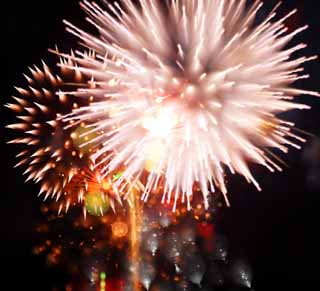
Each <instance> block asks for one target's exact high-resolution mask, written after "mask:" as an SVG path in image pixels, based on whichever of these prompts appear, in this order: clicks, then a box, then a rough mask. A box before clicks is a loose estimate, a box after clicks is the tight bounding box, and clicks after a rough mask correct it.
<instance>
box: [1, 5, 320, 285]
mask: <svg viewBox="0 0 320 291" xmlns="http://www.w3.org/2000/svg"><path fill="white" fill-rule="evenodd" d="M265 2H266V3H267V4H266V7H269V6H270V7H271V6H272V5H273V4H274V3H275V1H273V0H270V1H269V0H266V1H265ZM5 4H6V5H5V6H2V8H1V11H2V16H1V21H4V24H3V25H2V26H1V50H2V51H1V61H2V73H3V74H2V77H1V86H0V90H1V92H0V96H1V104H4V103H6V102H7V101H8V100H9V96H11V95H12V94H13V93H14V89H13V86H14V85H19V84H21V82H22V73H24V72H26V68H27V66H29V65H32V64H33V63H36V64H39V63H40V60H41V59H42V58H43V59H48V55H49V53H48V52H47V48H48V47H53V46H54V45H55V44H56V43H57V44H58V45H59V47H61V48H62V49H65V50H66V49H67V48H68V47H70V46H71V44H72V43H74V41H75V40H74V39H73V38H72V37H71V36H70V35H68V34H67V33H66V32H65V30H64V25H63V24H62V19H64V18H66V19H68V20H71V21H72V22H73V23H75V24H78V25H79V24H80V25H81V26H82V27H87V28H88V24H86V23H82V20H83V13H82V11H81V10H80V8H79V6H78V1H77V0H55V1H36V0H29V1H7V2H6V3H5ZM3 5H4V4H3ZM317 6H320V5H319V1H317V0H287V1H284V5H283V7H282V9H281V10H282V12H283V13H284V12H288V11H289V10H290V9H292V8H294V7H298V8H299V9H300V11H299V14H298V16H297V17H295V18H294V20H293V21H291V22H290V25H291V26H292V27H296V26H299V25H304V24H309V25H310V29H309V30H308V31H307V32H306V33H304V34H303V35H299V37H298V40H300V41H304V42H306V43H308V44H309V48H308V49H307V50H306V51H305V52H306V54H308V55H313V54H319V53H320V31H319V28H320V20H319V9H318V7H317ZM49 59H50V58H49ZM52 59H53V58H51V60H52ZM49 64H50V61H49ZM306 70H307V72H308V73H310V74H311V75H312V78H311V79H310V80H307V81H305V82H304V83H303V84H300V85H301V86H303V87H304V88H308V89H313V90H318V91H319V90H320V78H319V75H320V74H319V73H320V65H319V61H316V62H313V63H312V64H308V65H306ZM302 100H303V101H305V102H306V103H307V104H310V105H312V106H313V109H312V110H311V111H305V112H299V113H294V114H291V115H289V116H288V118H290V119H294V120H297V123H298V125H299V127H300V128H303V129H305V130H308V131H309V132H312V133H313V134H315V135H317V136H320V127H319V125H320V100H317V99H316V98H312V97H310V98H309V97H302ZM0 110H1V125H0V128H1V134H2V136H1V169H2V175H1V186H2V187H1V188H0V192H1V193H0V207H1V209H0V222H1V238H0V278H1V281H0V284H8V286H10V288H9V289H7V290H33V291H36V290H41V291H47V290H52V285H54V284H55V282H57V281H59V280H61V279H63V274H60V273H59V272H56V271H53V270H50V269H48V268H46V265H45V260H44V259H43V258H39V257H34V256H33V255H32V254H31V248H32V246H33V245H34V236H33V226H34V224H35V222H36V221H37V219H38V218H39V217H40V210H39V205H40V202H39V200H38V199H37V198H36V195H35V193H37V192H38V191H37V187H35V186H34V185H32V184H31V183H29V184H24V183H23V180H24V179H23V178H22V177H21V170H17V169H13V167H12V166H13V165H14V162H15V160H14V155H15V150H14V148H12V147H10V146H8V145H6V144H5V142H6V141H7V140H8V139H9V138H10V136H11V132H9V131H8V130H5V129H4V125H5V124H8V123H10V122H11V121H12V120H13V114H11V112H9V111H8V110H6V109H4V108H3V106H2V105H1V109H0ZM319 150H320V149H319ZM302 157H303V153H302V152H301V151H296V150H291V151H290V153H289V155H288V156H286V158H285V159H286V161H287V162H288V164H289V166H290V168H289V169H287V170H286V171H285V172H284V173H279V174H275V175H272V174H270V173H268V172H267V171H265V170H263V169H261V168H259V167H255V172H256V174H257V176H258V179H259V181H260V183H261V186H262V188H263V191H262V192H261V193H258V192H256V191H255V189H253V187H252V186H250V185H247V184H246V183H245V182H244V181H243V180H242V179H240V178H238V177H232V178H231V179H230V182H229V187H230V200H231V203H232V208H231V209H227V210H225V211H224V212H223V213H222V214H221V216H220V217H219V218H218V219H217V224H218V228H219V230H220V232H221V233H223V234H225V236H226V237H227V238H228V240H229V243H230V247H231V252H233V253H234V254H236V255H237V256H243V257H244V258H246V259H247V260H248V261H249V262H250V264H251V266H252V268H253V278H254V283H253V285H254V289H255V290H290V289H294V290H316V289H318V288H320V287H319V285H320V276H319V264H320V250H319V248H320V236H319V233H318V232H319V207H320V196H319V193H318V192H319V189H320V188H319V187H318V188H316V187H313V188H312V187H310V185H309V183H308V182H307V175H306V172H307V170H308V165H307V164H305V163H304V162H303V159H302ZM319 179H320V175H319ZM319 184H320V183H319ZM0 290H5V289H3V288H2V287H1V285H0Z"/></svg>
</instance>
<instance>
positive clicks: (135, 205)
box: [129, 187, 143, 291]
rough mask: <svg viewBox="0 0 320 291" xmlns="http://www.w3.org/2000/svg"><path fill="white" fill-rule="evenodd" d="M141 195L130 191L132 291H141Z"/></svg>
mask: <svg viewBox="0 0 320 291" xmlns="http://www.w3.org/2000/svg"><path fill="white" fill-rule="evenodd" d="M139 197H140V193H139V192H138V190H136V189H135V188H134V187H132V190H131V191H130V202H131V203H130V204H131V205H130V206H129V217H130V261H131V266H132V277H131V282H132V291H140V280H139V272H138V267H139V257H140V242H141V224H142V214H143V208H142V207H141V202H140V199H139Z"/></svg>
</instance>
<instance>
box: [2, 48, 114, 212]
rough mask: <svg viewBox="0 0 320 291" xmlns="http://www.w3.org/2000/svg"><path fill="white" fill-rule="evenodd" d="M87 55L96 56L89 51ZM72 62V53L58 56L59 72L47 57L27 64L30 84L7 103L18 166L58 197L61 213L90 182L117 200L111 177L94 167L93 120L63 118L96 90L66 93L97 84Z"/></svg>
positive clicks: (46, 195) (82, 194) (79, 199)
mask: <svg viewBox="0 0 320 291" xmlns="http://www.w3.org/2000/svg"><path fill="white" fill-rule="evenodd" d="M87 55H88V57H92V58H94V55H93V54H91V53H88V54H87ZM70 65H76V64H75V63H74V62H73V61H72V60H71V59H64V58H60V62H59V65H58V66H59V67H60V72H59V73H58V74H55V73H53V71H52V70H51V69H50V68H49V67H48V66H47V65H46V64H45V63H42V67H41V68H39V67H37V66H34V67H33V68H29V70H30V73H31V75H30V76H27V75H24V76H25V78H26V81H27V85H26V86H25V87H24V88H21V87H16V90H17V92H18V97H15V96H13V100H12V102H11V103H9V104H6V107H8V108H9V109H11V110H13V111H14V112H15V113H16V114H17V119H18V120H19V121H17V122H16V123H14V124H10V125H8V126H7V127H8V128H10V129H13V130H15V131H16V132H17V134H16V135H17V138H15V139H14V140H11V141H9V143H12V144H19V145H20V146H21V148H22V150H21V152H20V153H19V154H18V155H17V158H19V162H18V163H17V164H16V167H19V166H24V167H25V171H24V175H26V176H27V179H26V181H29V180H33V181H34V182H35V183H39V184H40V192H39V196H40V195H44V200H47V198H49V197H51V198H52V199H54V200H55V201H56V202H57V207H58V211H59V213H60V212H61V211H62V210H63V209H64V210H65V211H66V212H67V211H68V209H69V208H70V206H72V205H76V204H78V203H83V201H84V198H85V195H86V194H87V193H88V192H90V191H91V192H92V189H89V188H90V187H91V188H92V187H98V188H99V192H100V189H102V190H104V191H102V192H103V193H104V195H106V196H109V194H110V195H111V199H110V206H111V207H112V208H113V209H114V202H113V200H114V197H116V198H117V200H119V198H118V197H119V195H118V194H116V195H114V193H115V191H114V189H112V185H111V183H109V182H110V181H111V180H110V178H108V177H107V178H105V179H101V178H100V176H99V173H98V172H97V171H95V170H93V169H92V168H93V164H92V162H91V160H90V155H91V154H92V153H94V151H95V149H96V148H95V147H94V145H93V144H90V141H91V140H92V139H94V138H96V136H97V133H94V134H92V133H90V130H91V127H90V124H85V123H84V122H77V121H74V120H70V121H68V122H63V121H61V120H60V119H59V118H60V117H61V116H62V115H64V114H68V113H70V112H72V110H74V109H75V108H79V107H80V106H88V105H89V104H90V103H91V102H92V101H93V100H94V98H93V96H90V97H86V98H76V97H74V96H72V95H70V94H67V93H65V92H69V91H75V90H78V89H83V88H91V89H92V88H94V87H95V82H94V80H93V79H92V78H88V77H85V76H84V75H83V74H82V73H80V72H79V71H77V70H70V69H68V68H67V66H70ZM96 190H97V189H96ZM96 192H97V191H96Z"/></svg>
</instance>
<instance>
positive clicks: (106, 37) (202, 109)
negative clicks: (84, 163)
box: [63, 0, 319, 209]
mask: <svg viewBox="0 0 320 291" xmlns="http://www.w3.org/2000/svg"><path fill="white" fill-rule="evenodd" d="M246 2H247V1H234V0H229V1H228V0H211V1H197V0H181V1H173V0H170V1H165V3H163V1H147V0H141V1H139V3H138V4H137V5H135V4H133V1H131V0H123V1H121V3H120V4H119V3H118V2H115V3H114V4H109V5H108V8H109V9H110V11H111V12H112V15H111V14H110V13H109V12H108V11H104V10H103V9H102V8H101V7H99V6H98V5H97V4H96V3H90V2H88V1H84V2H83V3H82V4H81V5H82V8H83V9H84V10H85V11H86V12H87V13H88V15H89V22H90V23H92V24H93V25H94V26H95V27H96V28H97V30H98V31H99V33H100V35H99V36H94V35H91V34H89V33H86V32H84V31H82V30H80V29H78V28H77V27H75V26H74V25H72V24H70V23H68V22H67V26H68V30H69V31H70V32H71V33H73V34H74V35H76V36H77V37H79V39H80V40H81V42H82V43H83V44H84V45H85V47H89V48H91V49H92V50H94V51H95V53H96V58H94V59H93V58H90V57H88V56H87V55H84V54H82V53H81V52H79V54H78V55H77V56H76V57H72V56H69V57H70V58H71V59H73V60H75V61H76V62H77V64H78V65H77V66H74V65H70V66H67V67H68V68H70V69H73V70H76V71H80V72H81V73H83V74H85V75H86V76H93V77H94V78H95V79H96V80H97V83H96V85H97V86H96V87H95V88H94V89H92V88H84V89H80V90H79V91H78V92H76V93H75V94H74V95H75V96H77V95H80V96H81V98H83V96H91V95H93V96H97V97H98V99H99V100H95V102H93V103H91V104H90V106H83V107H81V108H76V109H75V110H73V112H72V113H71V114H66V115H65V116H64V117H63V120H64V121H66V122H68V121H70V120H77V122H90V123H91V122H92V123H93V125H94V127H93V128H92V131H91V133H94V132H96V131H100V130H102V131H103V132H104V133H102V134H101V135H99V136H98V137H97V138H94V139H93V141H94V142H97V143H101V144H103V146H102V147H101V148H99V149H98V150H97V152H96V153H94V154H93V159H99V158H100V157H101V155H103V154H105V153H107V152H108V153H110V154H109V159H108V160H106V163H105V165H104V167H103V168H102V174H103V175H108V174H109V173H110V172H112V171H114V169H116V168H117V167H119V166H120V165H122V164H125V165H126V169H125V170H124V173H123V176H122V177H121V179H120V180H119V181H118V183H121V180H122V179H129V180H130V179H132V180H135V179H139V178H140V177H141V176H142V175H144V173H145V172H147V173H148V179H147V181H146V187H145V191H144V193H143V195H142V199H143V200H147V199H148V197H149V194H150V193H152V192H153V191H154V190H155V189H157V188H158V185H159V184H160V183H161V182H163V181H164V187H163V191H162V192H163V198H162V201H163V202H168V203H171V201H172V200H173V201H174V203H173V208H174V209H176V206H177V202H178V201H180V200H181V201H182V202H187V204H188V208H189V209H190V208H191V205H190V204H191V203H190V200H191V197H192V195H193V193H194V191H193V190H194V187H195V185H197V187H199V188H200V189H201V192H202V194H203V198H204V202H205V206H206V207H208V196H209V193H210V192H215V190H216V188H218V189H220V190H221V191H222V193H223V194H224V195H225V199H226V202H227V203H228V200H227V197H226V193H227V189H226V185H225V175H226V168H228V169H229V170H230V172H231V173H239V174H241V175H242V176H244V177H245V178H246V180H247V181H248V182H250V183H253V184H254V185H255V186H256V188H257V189H258V190H260V186H259V184H258V182H257V181H256V179H255V178H254V175H253V174H252V173H251V171H250V169H249V167H248V162H255V163H258V164H260V165H262V166H264V167H266V168H268V169H269V170H270V171H271V172H274V171H275V170H279V171H281V170H282V169H281V167H280V164H279V159H278V158H276V157H275V156H274V154H272V153H271V151H270V150H269V149H272V148H276V149H278V150H280V151H282V152H284V153H287V152H288V149H289V147H295V148H300V145H299V143H303V142H304V141H305V140H304V139H303V138H302V137H300V136H299V135H298V134H297V133H296V131H295V127H294V124H293V123H291V122H287V121H285V120H282V119H281V118H280V117H279V115H278V114H279V113H283V112H287V111H289V110H294V109H308V108H309V106H307V105H303V104H300V103H297V102H295V97H296V96H299V95H301V94H306V95H311V96H319V93H317V92H312V91H305V90H300V89H295V88H294V87H293V86H292V84H293V83H294V82H295V81H297V80H300V79H306V78H308V77H309V76H308V75H307V74H304V73H302V72H303V68H302V67H301V66H302V65H303V64H304V63H305V62H308V61H312V60H314V59H316V56H311V57H300V58H296V57H292V55H293V54H294V53H295V52H297V51H300V50H302V49H304V48H305V47H306V45H305V44H302V43H301V44H298V45H295V46H293V47H288V44H289V42H290V41H291V40H292V39H293V38H294V37H295V36H296V35H297V34H298V33H300V32H302V31H304V30H305V29H306V28H307V26H304V27H301V28H299V29H297V30H295V31H293V32H288V28H287V27H286V25H285V22H286V20H287V19H288V18H289V17H291V16H292V15H293V14H294V13H295V12H296V10H294V11H292V12H290V13H289V14H288V15H286V16H284V17H283V18H281V19H279V20H277V19H276V10H277V8H278V6H279V5H280V4H278V5H276V7H275V8H274V9H273V10H272V11H271V13H270V14H269V15H268V16H267V17H266V18H265V19H264V20H263V21H262V22H261V23H259V24H257V25H255V24H254V23H255V18H256V15H257V13H258V11H259V10H260V9H261V7H262V1H259V0H258V1H254V3H253V4H252V5H251V6H249V7H247V6H248V5H247V3H246ZM161 3H163V5H162V4H161ZM81 98H79V99H81ZM97 117H99V118H98V119H97ZM94 120H95V121H94ZM163 178H164V179H163Z"/></svg>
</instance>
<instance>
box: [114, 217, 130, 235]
mask: <svg viewBox="0 0 320 291" xmlns="http://www.w3.org/2000/svg"><path fill="white" fill-rule="evenodd" d="M111 227H112V234H113V236H114V237H116V238H121V237H124V236H126V235H127V234H128V225H127V224H126V223H124V222H121V221H118V222H115V223H113V224H112V225H111Z"/></svg>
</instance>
